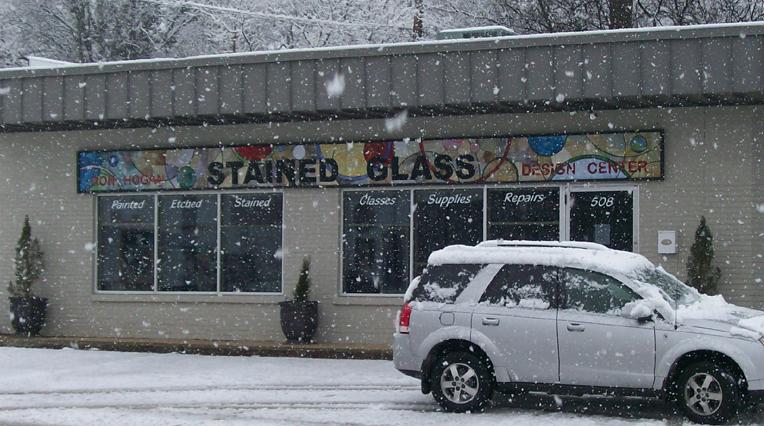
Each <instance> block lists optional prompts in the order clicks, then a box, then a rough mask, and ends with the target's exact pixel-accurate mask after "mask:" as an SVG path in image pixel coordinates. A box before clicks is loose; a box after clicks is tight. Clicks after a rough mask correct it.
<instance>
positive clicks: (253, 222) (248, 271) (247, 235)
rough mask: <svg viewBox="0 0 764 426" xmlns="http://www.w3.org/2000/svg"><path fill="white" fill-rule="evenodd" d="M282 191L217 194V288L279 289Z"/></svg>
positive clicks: (257, 290)
mask: <svg viewBox="0 0 764 426" xmlns="http://www.w3.org/2000/svg"><path fill="white" fill-rule="evenodd" d="M281 213H282V195H281V194H280V193H278V194H239V195H223V196H221V215H222V217H221V222H220V249H221V252H220V256H221V268H222V271H221V272H222V276H221V290H222V291H233V292H261V293H265V292H275V293H279V292H281V254H282V248H281V217H282V214H281Z"/></svg>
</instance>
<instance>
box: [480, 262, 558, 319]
mask: <svg viewBox="0 0 764 426" xmlns="http://www.w3.org/2000/svg"><path fill="white" fill-rule="evenodd" d="M557 282H558V269H557V268H555V267H552V266H540V265H504V266H503V267H502V268H501V270H500V271H499V272H498V273H497V274H496V276H495V277H494V278H493V281H491V283H490V284H489V285H488V288H486V290H485V293H483V296H482V297H481V298H480V303H485V304H488V305H498V306H504V307H508V308H525V309H540V310H544V309H551V308H553V307H554V306H555V305H556V304H555V298H556V293H557Z"/></svg>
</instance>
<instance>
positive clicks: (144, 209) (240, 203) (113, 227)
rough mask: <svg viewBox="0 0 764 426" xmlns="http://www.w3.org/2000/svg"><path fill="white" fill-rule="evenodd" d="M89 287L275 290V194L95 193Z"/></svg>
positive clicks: (278, 200) (278, 212) (279, 204)
mask: <svg viewBox="0 0 764 426" xmlns="http://www.w3.org/2000/svg"><path fill="white" fill-rule="evenodd" d="M97 214H98V222H97V233H98V246H97V253H96V271H97V272H96V275H97V280H96V289H97V290H98V291H105V292H109V291H120V292H204V293H212V292H221V293H245V292H246V293H281V291H282V259H281V257H282V252H283V249H282V222H283V220H282V216H283V195H282V194H281V193H237V194H170V195H159V194H154V195H124V196H112V195H109V196H101V197H98V201H97Z"/></svg>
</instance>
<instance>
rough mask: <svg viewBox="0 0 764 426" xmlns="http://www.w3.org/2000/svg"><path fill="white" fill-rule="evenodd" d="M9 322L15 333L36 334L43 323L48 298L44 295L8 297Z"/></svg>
mask: <svg viewBox="0 0 764 426" xmlns="http://www.w3.org/2000/svg"><path fill="white" fill-rule="evenodd" d="M10 301H11V315H12V316H13V318H12V321H11V323H12V324H13V329H14V330H16V334H22V335H26V336H36V335H38V334H40V330H42V327H43V326H44V325H45V312H46V310H47V308H48V299H46V298H44V297H37V296H32V297H17V296H14V297H10Z"/></svg>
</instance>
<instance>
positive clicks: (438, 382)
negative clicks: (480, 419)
mask: <svg viewBox="0 0 764 426" xmlns="http://www.w3.org/2000/svg"><path fill="white" fill-rule="evenodd" d="M430 383H431V386H432V396H433V397H434V398H435V401H437V403H438V404H440V406H441V407H443V410H445V411H448V412H453V413H465V412H479V411H483V410H484V409H485V407H486V406H487V405H488V403H489V402H490V401H491V397H492V395H493V384H494V378H493V374H492V373H491V370H490V368H489V367H488V365H487V362H486V361H484V360H483V359H481V358H480V357H478V356H476V355H474V354H472V353H469V352H450V353H446V354H444V355H441V356H440V357H439V358H438V359H437V360H436V361H435V365H434V366H433V368H432V373H431V375H430Z"/></svg>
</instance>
